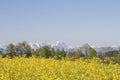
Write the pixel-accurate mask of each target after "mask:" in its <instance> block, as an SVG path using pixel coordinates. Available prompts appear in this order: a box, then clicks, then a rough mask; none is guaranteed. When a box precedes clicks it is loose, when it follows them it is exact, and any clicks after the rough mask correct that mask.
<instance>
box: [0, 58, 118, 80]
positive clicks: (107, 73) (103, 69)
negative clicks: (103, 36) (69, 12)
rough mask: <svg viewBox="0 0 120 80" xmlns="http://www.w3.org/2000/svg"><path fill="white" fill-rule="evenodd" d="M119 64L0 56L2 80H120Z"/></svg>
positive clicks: (96, 60) (93, 60) (84, 60)
mask: <svg viewBox="0 0 120 80" xmlns="http://www.w3.org/2000/svg"><path fill="white" fill-rule="evenodd" d="M119 79H120V66H119V65H118V64H112V62H111V64H103V63H102V62H101V60H100V59H98V58H94V59H83V58H81V59H78V60H76V61H70V60H54V59H40V58H34V57H31V58H18V57H16V58H13V59H9V58H0V80H119Z"/></svg>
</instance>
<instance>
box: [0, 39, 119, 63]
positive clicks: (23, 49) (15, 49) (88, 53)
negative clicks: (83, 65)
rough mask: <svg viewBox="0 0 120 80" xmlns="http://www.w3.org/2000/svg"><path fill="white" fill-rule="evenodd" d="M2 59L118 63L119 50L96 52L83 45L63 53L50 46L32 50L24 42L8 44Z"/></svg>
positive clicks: (105, 49)
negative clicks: (85, 59)
mask: <svg viewBox="0 0 120 80" xmlns="http://www.w3.org/2000/svg"><path fill="white" fill-rule="evenodd" d="M0 54H1V55H2V57H3V58H4V57H7V56H8V57H9V58H14V57H16V56H17V57H26V58H29V57H32V56H35V57H36V58H54V59H57V60H60V59H66V58H70V59H73V60H74V59H79V58H81V57H83V58H93V57H99V58H101V59H106V60H108V61H109V60H113V61H114V62H116V63H120V49H119V50H112V49H111V48H110V47H108V48H102V49H101V51H99V52H97V51H96V50H95V49H94V48H92V47H91V46H90V45H89V44H85V45H83V46H82V47H80V48H78V49H76V50H68V51H65V50H64V48H63V49H62V50H60V49H54V48H52V47H51V46H49V45H48V46H42V47H40V48H38V49H37V50H34V49H33V48H31V46H30V45H29V44H28V43H27V42H26V41H23V42H21V43H18V44H17V45H14V44H12V43H10V44H9V45H8V46H7V49H6V53H2V51H1V52H0Z"/></svg>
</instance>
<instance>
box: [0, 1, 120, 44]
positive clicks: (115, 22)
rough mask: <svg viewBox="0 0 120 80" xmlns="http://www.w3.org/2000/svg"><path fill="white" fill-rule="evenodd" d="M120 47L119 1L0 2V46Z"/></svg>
mask: <svg viewBox="0 0 120 80" xmlns="http://www.w3.org/2000/svg"><path fill="white" fill-rule="evenodd" d="M19 41H29V42H55V41H63V42H66V43H67V44H70V45H75V46H78V45H80V46H81V45H82V44H84V43H89V44H90V45H95V46H110V45H119V46H120V1H119V0H0V44H3V43H5V44H7V43H10V42H19Z"/></svg>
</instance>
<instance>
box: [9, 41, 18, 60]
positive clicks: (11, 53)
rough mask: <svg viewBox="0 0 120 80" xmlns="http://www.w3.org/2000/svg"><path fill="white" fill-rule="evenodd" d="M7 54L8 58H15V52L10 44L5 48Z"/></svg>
mask: <svg viewBox="0 0 120 80" xmlns="http://www.w3.org/2000/svg"><path fill="white" fill-rule="evenodd" d="M7 54H8V55H9V56H10V58H12V57H13V56H15V54H16V52H15V46H14V45H13V44H12V43H11V44H9V45H8V47H7Z"/></svg>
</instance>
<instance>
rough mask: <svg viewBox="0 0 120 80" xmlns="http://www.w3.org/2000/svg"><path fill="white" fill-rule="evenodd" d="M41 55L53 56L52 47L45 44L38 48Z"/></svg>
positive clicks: (38, 53)
mask: <svg viewBox="0 0 120 80" xmlns="http://www.w3.org/2000/svg"><path fill="white" fill-rule="evenodd" d="M36 55H37V56H39V57H44V58H49V57H51V56H52V54H51V51H50V48H49V47H48V46H43V47H41V48H39V49H38V50H37V53H36Z"/></svg>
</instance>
